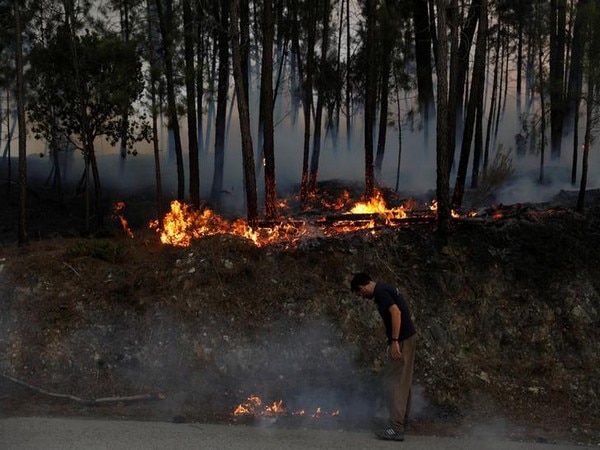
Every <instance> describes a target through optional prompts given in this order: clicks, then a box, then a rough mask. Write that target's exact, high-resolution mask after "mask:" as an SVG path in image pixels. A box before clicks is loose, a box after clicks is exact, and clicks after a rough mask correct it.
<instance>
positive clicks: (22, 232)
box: [9, 2, 28, 246]
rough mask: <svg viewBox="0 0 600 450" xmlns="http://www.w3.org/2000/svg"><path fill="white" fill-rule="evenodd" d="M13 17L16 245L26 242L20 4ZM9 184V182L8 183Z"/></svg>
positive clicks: (23, 100)
mask: <svg viewBox="0 0 600 450" xmlns="http://www.w3.org/2000/svg"><path fill="white" fill-rule="evenodd" d="M13 11H14V16H15V67H16V71H17V121H18V126H19V225H18V233H17V236H18V240H17V242H18V245H19V246H23V245H26V244H27V242H28V237H27V223H26V218H27V143H26V142H27V141H26V139H27V134H26V132H27V130H26V124H25V81H24V77H23V34H22V28H23V27H22V24H21V3H20V2H15V3H14V5H13ZM9 184H10V182H9Z"/></svg>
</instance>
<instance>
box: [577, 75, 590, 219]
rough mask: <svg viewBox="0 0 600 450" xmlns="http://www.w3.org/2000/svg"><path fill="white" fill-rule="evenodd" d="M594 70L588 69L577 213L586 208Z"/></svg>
mask: <svg viewBox="0 0 600 450" xmlns="http://www.w3.org/2000/svg"><path fill="white" fill-rule="evenodd" d="M592 71H593V69H592V68H591V67H590V68H589V69H588V73H589V76H588V93H587V98H586V102H587V105H586V108H585V109H586V114H585V115H586V120H585V138H584V144H583V161H582V165H581V181H580V184H579V195H578V196H577V207H576V209H577V211H579V212H583V208H584V206H585V191H586V189H587V175H588V159H589V154H590V147H591V146H592V127H593V122H594V76H593V75H591V73H592Z"/></svg>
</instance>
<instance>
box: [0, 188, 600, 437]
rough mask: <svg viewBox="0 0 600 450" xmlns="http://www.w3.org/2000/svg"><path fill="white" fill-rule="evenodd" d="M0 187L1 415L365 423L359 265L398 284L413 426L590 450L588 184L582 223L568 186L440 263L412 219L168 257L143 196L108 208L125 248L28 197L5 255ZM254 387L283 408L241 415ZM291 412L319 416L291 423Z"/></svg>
mask: <svg viewBox="0 0 600 450" xmlns="http://www.w3.org/2000/svg"><path fill="white" fill-rule="evenodd" d="M335 186H336V189H339V186H338V184H336V185H335ZM330 187H331V186H330ZM11 191H12V192H11V194H10V195H9V193H8V192H7V185H3V186H2V191H1V192H0V195H1V196H2V198H10V200H9V201H2V202H0V203H1V205H0V296H1V298H0V355H2V356H0V374H2V375H1V376H0V416H2V417H10V416H23V415H25V416H29V415H42V416H89V417H112V418H121V419H137V420H149V421H152V420H158V421H165V420H166V421H176V422H183V421H207V422H228V423H257V424H259V423H260V424H265V423H269V424H276V425H281V426H307V424H309V425H308V426H315V427H327V428H335V429H338V428H344V427H347V428H356V427H364V428H369V427H372V426H373V425H374V424H377V423H380V422H381V421H382V418H383V416H382V414H381V408H380V406H378V405H377V401H376V400H375V399H376V398H377V392H378V391H377V386H378V383H377V377H378V375H379V374H380V372H381V368H382V365H383V356H382V352H381V350H382V346H381V342H382V333H383V331H382V329H381V324H380V321H379V318H378V316H377V315H376V313H375V311H374V309H373V307H372V305H370V304H369V303H368V302H364V301H363V302H361V301H360V300H358V299H357V298H356V297H355V296H353V295H352V294H351V293H350V292H348V281H349V277H350V276H351V274H352V273H353V272H356V271H359V270H365V271H368V272H370V273H372V274H373V275H374V276H375V277H376V278H377V279H381V280H384V281H389V282H392V283H395V284H397V285H398V286H399V287H400V290H401V291H402V293H403V294H404V295H405V296H406V298H407V299H408V300H409V303H410V304H411V310H412V313H413V315H414V316H415V323H416V326H417V328H418V332H419V341H418V342H419V343H418V350H417V362H416V373H415V390H414V396H413V419H414V421H413V426H412V431H411V432H412V433H417V434H442V435H469V436H480V435H483V436H486V435H502V436H503V437H508V438H511V439H518V440H527V441H538V442H571V443H581V444H586V445H590V444H591V445H597V444H599V443H600V391H599V390H598V386H600V347H599V346H600V331H599V330H600V308H599V307H598V305H600V302H599V300H600V253H599V252H598V248H600V203H599V202H598V198H599V197H598V195H597V193H596V192H595V193H590V196H589V202H588V205H589V207H588V208H587V209H586V211H585V213H576V212H574V211H573V210H572V209H571V206H572V205H571V204H572V202H573V199H574V196H573V195H574V194H570V193H564V192H563V193H561V194H560V195H558V196H557V198H556V202H553V203H552V204H544V205H496V206H494V207H493V208H490V209H489V210H488V212H487V213H486V214H485V216H481V217H480V218H478V219H473V220H464V221H457V222H456V223H455V226H454V228H453V230H452V235H451V237H450V242H449V245H448V246H447V247H446V248H444V249H443V250H441V251H439V250H438V249H437V248H436V246H435V245H434V240H433V232H432V228H431V224H429V223H426V222H424V223H417V224H413V225H411V226H402V227H394V228H386V227H382V228H381V229H379V230H378V231H376V232H365V231H355V232H351V233H342V232H340V233H338V234H336V235H333V236H318V237H311V236H304V237H302V238H301V239H297V240H296V241H295V242H294V245H274V246H261V247H257V246H256V245H254V244H253V243H251V242H249V241H248V240H246V239H243V238H240V237H236V236H231V235H227V234H226V235H218V236H211V237H206V238H201V239H195V240H193V241H192V243H191V245H190V246H189V247H172V246H168V245H163V244H161V243H160V241H159V239H158V236H157V234H156V233H155V232H154V231H153V230H150V229H149V228H148V222H149V221H150V219H152V218H153V217H152V216H153V214H154V213H153V211H154V205H153V204H152V202H151V201H150V200H149V199H148V198H143V197H140V196H138V197H136V198H135V199H126V207H125V209H124V210H123V211H122V212H121V214H123V215H124V216H125V217H126V218H127V220H128V223H129V227H130V229H131V231H132V232H133V235H134V237H133V238H131V237H128V236H127V235H126V234H125V233H124V232H123V229H122V228H121V225H120V223H119V220H118V219H117V218H109V219H107V223H108V225H107V232H106V233H104V234H103V235H102V236H95V237H94V238H89V237H87V238H83V237H81V231H82V229H83V225H84V224H83V221H82V214H81V208H82V205H81V201H78V200H77V199H75V200H73V202H72V203H70V204H67V205H64V206H59V205H58V204H57V203H56V202H55V201H54V200H52V199H51V198H50V195H49V193H48V192H47V191H43V190H40V189H32V190H31V191H30V194H29V199H30V202H29V209H28V216H27V224H28V230H29V237H30V242H29V245H27V246H25V247H17V246H16V245H15V240H16V218H17V217H18V214H17V211H18V208H17V205H18V203H17V201H16V192H15V191H16V186H12V187H11ZM338 193H339V192H338ZM251 394H254V395H260V396H261V397H263V398H264V401H265V402H269V404H270V403H271V402H273V401H276V400H277V399H281V398H283V400H284V402H285V404H287V405H288V409H287V414H284V413H281V414H269V413H268V412H266V411H265V410H264V405H263V406H262V407H260V408H259V406H258V405H253V406H254V407H255V410H254V414H246V415H242V416H235V415H234V414H233V411H234V409H235V407H236V405H237V404H243V403H244V402H245V401H246V399H247V397H248V396H249V395H251ZM137 395H141V397H134V396H137ZM98 399H104V400H106V401H100V402H98V401H94V400H98ZM303 401H304V402H305V403H306V404H310V405H311V406H313V405H314V404H315V403H316V402H317V401H321V402H323V403H324V405H323V406H324V409H323V410H322V413H319V414H313V420H308V418H307V417H308V416H303V418H300V417H299V416H297V415H295V414H292V413H291V411H292V409H293V407H294V406H295V405H300V404H301V403H302V402H303ZM261 408H262V409H261ZM334 410H336V411H339V415H338V414H333V413H332V411H334Z"/></svg>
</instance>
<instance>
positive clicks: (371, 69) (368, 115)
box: [364, 0, 377, 199]
mask: <svg viewBox="0 0 600 450" xmlns="http://www.w3.org/2000/svg"><path fill="white" fill-rule="evenodd" d="M366 4H367V8H366V14H367V37H366V39H367V41H366V43H365V47H366V58H367V61H366V62H367V67H366V68H365V72H366V82H365V83H366V87H365V124H364V128H365V198H366V199H371V198H372V197H373V195H374V193H375V179H374V170H373V125H374V124H375V107H376V105H375V98H376V96H377V76H376V72H375V70H376V67H377V66H376V64H377V63H376V51H375V46H376V45H377V43H376V30H375V20H376V18H375V14H376V8H375V0H367V2H366Z"/></svg>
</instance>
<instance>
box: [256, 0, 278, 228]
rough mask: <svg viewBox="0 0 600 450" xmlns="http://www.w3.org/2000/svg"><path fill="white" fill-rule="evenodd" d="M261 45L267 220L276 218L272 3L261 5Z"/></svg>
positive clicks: (261, 95) (268, 0)
mask: <svg viewBox="0 0 600 450" xmlns="http://www.w3.org/2000/svg"><path fill="white" fill-rule="evenodd" d="M262 34H263V45H262V52H263V55H262V68H261V83H260V87H261V91H260V97H261V103H262V104H263V108H262V112H263V114H264V120H263V142H264V156H265V215H266V218H267V219H268V220H274V219H275V218H276V217H277V208H276V201H277V192H276V189H275V186H276V185H275V142H274V130H273V127H274V124H273V39H274V38H273V3H272V0H265V2H264V5H263V33H262Z"/></svg>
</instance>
